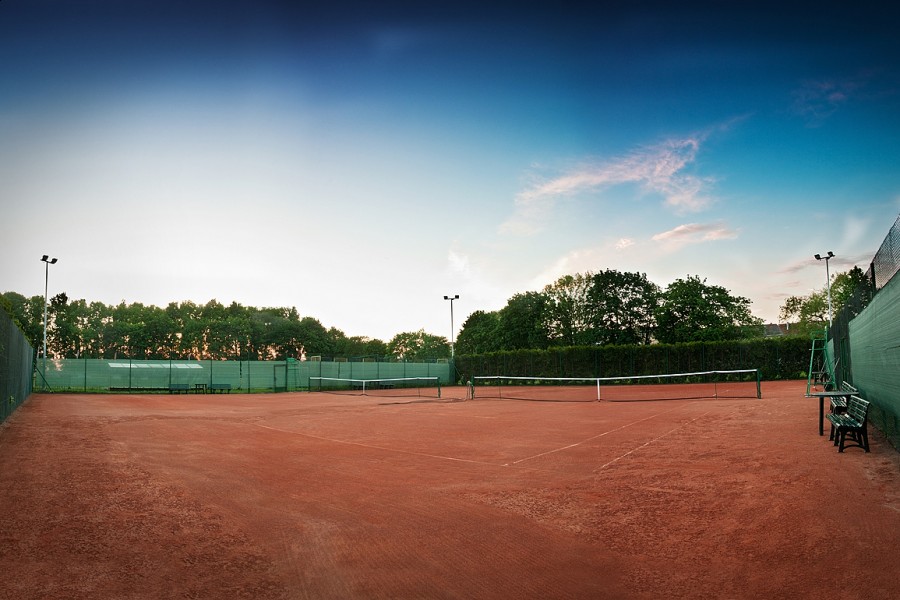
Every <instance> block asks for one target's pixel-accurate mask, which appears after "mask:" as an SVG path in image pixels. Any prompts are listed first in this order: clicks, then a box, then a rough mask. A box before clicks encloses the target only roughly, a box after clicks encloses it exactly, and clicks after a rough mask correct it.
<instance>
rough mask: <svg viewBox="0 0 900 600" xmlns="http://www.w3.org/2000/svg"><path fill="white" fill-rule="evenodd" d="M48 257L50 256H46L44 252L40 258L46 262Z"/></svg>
mask: <svg viewBox="0 0 900 600" xmlns="http://www.w3.org/2000/svg"><path fill="white" fill-rule="evenodd" d="M48 258H50V257H49V256H47V255H46V254H45V255H43V256H42V257H41V260H42V261H44V262H47V259H48Z"/></svg>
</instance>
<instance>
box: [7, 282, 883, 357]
mask: <svg viewBox="0 0 900 600" xmlns="http://www.w3.org/2000/svg"><path fill="white" fill-rule="evenodd" d="M867 285H870V284H869V281H868V279H867V277H866V274H865V273H864V272H863V271H862V270H861V269H859V268H858V267H856V268H854V269H852V270H851V271H849V272H847V273H839V274H837V275H835V276H834V277H833V279H832V283H831V294H832V304H833V309H834V312H835V314H836V313H837V311H838V310H839V309H840V307H841V306H843V305H844V304H845V303H846V302H847V301H848V300H849V299H850V297H851V296H852V295H853V294H854V293H855V292H856V290H857V289H859V288H864V287H865V286H867ZM2 299H3V303H4V304H5V305H6V306H7V309H8V310H9V311H10V313H11V314H12V316H13V317H14V318H16V319H17V320H18V321H19V323H20V324H21V325H22V327H23V329H24V331H25V334H26V336H27V337H28V339H29V341H31V343H32V345H33V346H34V347H35V348H38V347H40V346H41V345H42V341H43V340H42V338H43V310H44V299H43V297H41V296H33V297H31V298H26V297H24V296H22V295H21V294H17V293H15V292H7V293H5V294H3V295H2ZM780 316H781V319H782V322H790V323H792V327H791V332H792V333H797V334H801V335H806V334H807V333H809V331H811V330H812V329H821V328H822V326H823V324H824V323H827V321H828V305H827V293H826V289H824V288H823V289H822V290H820V291H815V292H813V293H812V294H810V295H809V296H791V297H789V298H788V299H787V300H786V301H785V303H784V305H783V306H782V308H781V315H780ZM763 333H764V332H763V324H762V322H761V321H760V319H758V318H756V317H754V316H753V315H752V314H751V312H750V300H748V299H747V298H743V297H741V296H734V295H732V294H731V293H730V292H729V291H728V290H726V289H725V288H723V287H720V286H716V285H710V284H708V283H707V282H706V280H705V279H701V278H700V277H698V276H688V277H686V278H684V279H678V280H676V281H674V282H672V283H671V284H670V285H668V286H667V287H666V288H665V289H662V288H661V287H660V286H658V285H656V284H655V283H653V282H651V281H650V280H648V279H647V276H646V274H643V273H627V272H620V271H616V270H605V271H601V272H598V273H591V272H588V273H585V274H576V275H567V276H564V277H561V278H559V279H558V280H557V281H555V282H554V283H552V284H550V285H548V286H546V287H544V289H543V290H542V291H540V292H525V293H520V294H516V295H514V296H513V297H512V298H510V299H509V300H508V301H507V304H506V306H505V307H503V308H502V309H500V310H498V311H492V312H486V311H481V310H477V311H475V312H473V313H472V314H471V315H470V316H469V317H468V319H467V320H466V321H465V323H464V324H463V326H462V329H461V331H460V333H459V336H458V338H457V344H456V351H457V354H482V353H487V352H495V351H500V350H520V349H546V348H549V347H551V346H558V347H566V346H602V345H646V344H651V343H654V342H660V343H667V344H675V343H681V342H695V341H725V340H737V339H749V338H754V337H761V336H762V335H763ZM47 350H48V356H56V357H66V358H78V357H94V358H101V357H102V358H122V357H131V358H142V359H170V358H171V359H209V358H212V359H230V360H266V359H278V360H280V359H284V358H302V357H309V356H316V355H319V356H324V357H335V356H338V357H346V358H352V357H379V358H388V359H395V360H429V359H440V358H447V357H449V356H450V344H449V343H448V341H447V338H445V337H442V336H435V335H431V334H428V333H425V331H424V330H419V331H413V332H405V333H400V334H397V335H396V336H394V338H393V339H391V340H390V341H389V342H383V341H381V340H378V339H372V338H367V337H360V336H353V337H348V336H346V335H345V334H344V333H343V332H342V331H341V330H339V329H335V328H333V327H332V328H326V327H324V326H323V325H322V324H321V323H320V322H319V321H318V320H317V319H315V318H313V317H301V316H300V315H299V314H298V312H297V309H296V308H254V307H249V306H242V305H240V304H238V303H232V304H231V305H229V306H224V305H222V304H220V303H219V302H217V301H215V300H211V301H209V302H207V303H206V304H203V305H200V304H195V303H193V302H182V303H174V302H173V303H170V304H169V305H168V306H167V307H166V308H159V307H156V306H147V305H143V304H140V303H134V304H125V303H124V302H123V303H120V304H118V305H116V306H110V305H106V304H103V303H102V302H90V303H88V302H86V301H85V300H75V301H71V300H69V298H68V297H67V295H66V294H65V293H62V294H58V295H56V296H54V297H53V298H52V299H51V300H50V303H49V307H48V332H47Z"/></svg>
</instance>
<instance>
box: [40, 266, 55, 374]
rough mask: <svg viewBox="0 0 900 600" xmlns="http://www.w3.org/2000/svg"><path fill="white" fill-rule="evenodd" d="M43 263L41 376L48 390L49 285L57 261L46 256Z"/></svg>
mask: <svg viewBox="0 0 900 600" xmlns="http://www.w3.org/2000/svg"><path fill="white" fill-rule="evenodd" d="M41 261H43V263H44V354H43V359H42V360H43V362H42V363H41V376H42V378H43V381H42V382H41V388H42V389H46V387H47V290H48V286H47V284H48V283H49V281H50V265H55V264H56V261H57V259H55V258H50V257H49V256H47V255H46V254H45V255H44V256H42V257H41Z"/></svg>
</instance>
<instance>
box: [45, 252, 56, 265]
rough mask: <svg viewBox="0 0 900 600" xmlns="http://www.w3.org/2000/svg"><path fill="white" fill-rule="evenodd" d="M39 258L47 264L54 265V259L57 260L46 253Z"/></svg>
mask: <svg viewBox="0 0 900 600" xmlns="http://www.w3.org/2000/svg"><path fill="white" fill-rule="evenodd" d="M48 258H49V259H50V260H47V259H48ZM41 260H42V261H44V262H45V263H47V264H48V265H55V264H56V261H57V260H58V259H56V258H50V257H49V256H47V255H46V254H45V255H43V256H42V257H41Z"/></svg>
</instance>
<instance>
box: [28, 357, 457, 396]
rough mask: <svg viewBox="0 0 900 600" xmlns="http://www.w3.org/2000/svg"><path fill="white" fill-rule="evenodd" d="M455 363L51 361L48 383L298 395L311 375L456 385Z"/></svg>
mask: <svg viewBox="0 0 900 600" xmlns="http://www.w3.org/2000/svg"><path fill="white" fill-rule="evenodd" d="M451 367H452V365H451V364H450V363H438V362H435V363H413V362H401V363H397V362H391V363H388V362H326V361H299V360H294V359H287V360H280V361H228V360H203V361H197V360H132V359H127V358H126V359H118V360H115V359H97V358H88V359H77V358H64V359H48V360H47V367H46V381H47V386H48V387H49V389H50V391H55V392H63V391H64V392H114V393H170V392H177V393H183V392H187V393H199V392H211V391H216V392H230V393H248V392H251V393H257V392H293V391H304V390H308V389H309V378H310V377H334V378H343V379H388V378H404V377H438V378H439V379H440V382H441V384H442V385H447V384H449V383H451V374H452V371H451Z"/></svg>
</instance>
